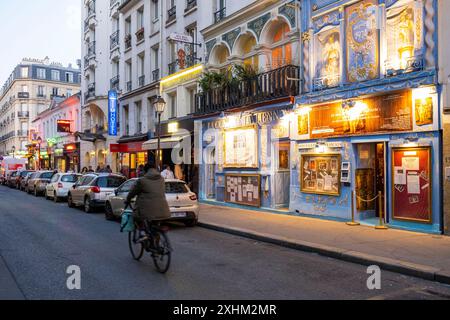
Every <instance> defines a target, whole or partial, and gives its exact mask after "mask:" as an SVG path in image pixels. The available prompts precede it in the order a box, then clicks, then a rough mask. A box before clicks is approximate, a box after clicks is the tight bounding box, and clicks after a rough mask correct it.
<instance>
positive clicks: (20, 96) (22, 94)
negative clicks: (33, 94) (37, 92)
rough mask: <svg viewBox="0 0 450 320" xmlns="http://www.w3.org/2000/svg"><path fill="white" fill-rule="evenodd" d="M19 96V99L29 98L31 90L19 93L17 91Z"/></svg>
mask: <svg viewBox="0 0 450 320" xmlns="http://www.w3.org/2000/svg"><path fill="white" fill-rule="evenodd" d="M17 98H18V99H28V98H30V93H29V92H19V93H17Z"/></svg>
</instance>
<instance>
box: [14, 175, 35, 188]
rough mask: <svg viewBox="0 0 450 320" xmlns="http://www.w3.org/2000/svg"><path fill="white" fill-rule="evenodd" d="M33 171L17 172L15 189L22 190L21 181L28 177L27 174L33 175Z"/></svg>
mask: <svg viewBox="0 0 450 320" xmlns="http://www.w3.org/2000/svg"><path fill="white" fill-rule="evenodd" d="M33 172H35V171H32V170H23V171H20V172H19V175H18V176H17V178H16V186H15V188H17V189H19V190H21V188H22V181H23V180H24V179H25V178H26V177H27V176H28V174H29V173H33Z"/></svg>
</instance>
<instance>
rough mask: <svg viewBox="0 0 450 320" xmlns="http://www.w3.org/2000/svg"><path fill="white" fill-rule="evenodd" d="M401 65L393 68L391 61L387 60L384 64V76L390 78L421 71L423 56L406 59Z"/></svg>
mask: <svg viewBox="0 0 450 320" xmlns="http://www.w3.org/2000/svg"><path fill="white" fill-rule="evenodd" d="M401 64H402V65H400V66H394V64H393V63H392V61H390V60H387V61H386V62H385V68H386V76H387V77H392V76H396V75H400V74H403V73H409V72H414V71H421V70H423V69H424V57H423V55H419V56H414V57H411V58H408V59H406V60H405V61H404V62H403V63H401Z"/></svg>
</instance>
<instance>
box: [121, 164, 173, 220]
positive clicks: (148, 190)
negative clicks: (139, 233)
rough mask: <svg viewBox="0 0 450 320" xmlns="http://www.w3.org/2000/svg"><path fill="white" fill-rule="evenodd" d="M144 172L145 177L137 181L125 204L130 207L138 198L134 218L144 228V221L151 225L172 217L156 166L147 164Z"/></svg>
mask: <svg viewBox="0 0 450 320" xmlns="http://www.w3.org/2000/svg"><path fill="white" fill-rule="evenodd" d="M144 171H145V175H144V176H143V177H141V178H139V179H138V180H137V181H136V183H135V184H134V186H133V187H132V188H131V190H130V192H129V193H128V197H127V200H126V202H125V205H126V206H129V205H130V203H131V200H132V199H134V197H136V196H137V199H136V204H135V209H134V210H135V213H134V216H135V219H136V221H137V222H138V225H139V226H142V225H143V223H144V221H148V222H150V223H151V222H153V221H158V220H167V219H169V218H170V217H171V214H170V209H169V204H168V203H167V199H166V188H165V181H164V179H163V177H162V176H161V174H160V173H159V172H158V171H157V170H156V167H155V165H154V164H146V165H145V167H144Z"/></svg>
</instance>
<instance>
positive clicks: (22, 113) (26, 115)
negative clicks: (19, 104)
mask: <svg viewBox="0 0 450 320" xmlns="http://www.w3.org/2000/svg"><path fill="white" fill-rule="evenodd" d="M17 117H19V118H29V117H30V112H29V111H19V112H17Z"/></svg>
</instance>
